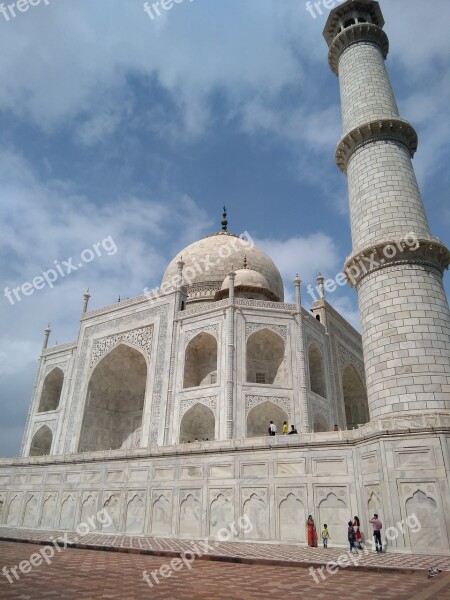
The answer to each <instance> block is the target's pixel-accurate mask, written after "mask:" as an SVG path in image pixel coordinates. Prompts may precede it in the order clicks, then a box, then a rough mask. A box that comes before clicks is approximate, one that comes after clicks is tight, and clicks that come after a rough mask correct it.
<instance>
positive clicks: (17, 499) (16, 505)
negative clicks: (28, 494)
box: [6, 492, 23, 527]
mask: <svg viewBox="0 0 450 600" xmlns="http://www.w3.org/2000/svg"><path fill="white" fill-rule="evenodd" d="M22 495H23V494H22V492H17V493H12V494H11V496H10V498H9V503H8V514H7V517H6V524H7V525H10V526H11V527H15V526H17V525H19V521H20V508H21V505H22Z"/></svg>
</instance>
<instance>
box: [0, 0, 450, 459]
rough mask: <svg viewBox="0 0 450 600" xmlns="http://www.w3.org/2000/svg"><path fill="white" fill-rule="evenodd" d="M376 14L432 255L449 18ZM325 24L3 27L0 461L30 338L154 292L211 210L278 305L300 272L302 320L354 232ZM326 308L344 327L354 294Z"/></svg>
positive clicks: (439, 218)
mask: <svg viewBox="0 0 450 600" xmlns="http://www.w3.org/2000/svg"><path fill="white" fill-rule="evenodd" d="M430 6H431V5H430ZM381 7H382V10H383V12H384V15H385V19H386V27H385V30H386V32H387V33H388V35H389V37H390V42H391V51H390V54H389V59H388V63H387V64H388V70H389V74H390V76H391V79H392V83H393V86H394V90H395V92H396V95H397V99H398V103H399V107H400V112H401V115H402V116H403V117H404V118H406V119H408V120H410V121H411V122H412V123H413V124H414V126H415V127H416V128H417V131H418V133H419V139H420V143H419V151H418V154H417V156H416V158H415V159H414V165H415V168H416V172H417V175H418V179H419V183H420V186H421V190H422V193H423V197H424V201H425V205H426V209H427V213H428V216H429V219H430V222H431V227H432V231H433V233H434V234H435V235H436V236H437V237H440V238H441V239H443V240H444V241H446V242H447V243H448V242H449V236H448V231H449V226H450V205H449V202H448V191H449V179H450V171H449V169H448V164H449V160H450V146H449V144H448V139H449V137H450V121H449V117H448V106H449V104H450V97H449V96H450V70H449V68H448V66H449V65H448V62H449V55H450V36H449V35H448V23H449V22H450V4H449V3H448V2H447V0H435V2H433V3H432V10H431V9H430V8H429V7H428V8H427V9H426V10H425V8H424V3H423V2H422V1H421V0H385V1H384V2H381ZM325 20H326V11H325V10H324V14H323V15H322V16H320V15H317V18H316V19H313V18H312V16H311V15H310V14H309V13H308V12H307V10H306V5H305V2H303V0H214V1H211V0H194V1H193V2H189V1H188V0H185V1H184V2H183V3H180V4H177V5H175V6H174V7H173V9H172V10H170V11H167V12H165V13H164V14H162V16H161V17H159V18H156V19H154V20H151V19H150V18H149V16H148V15H146V13H145V12H144V10H143V2H141V0H127V1H126V2H123V1H122V0H95V2H93V1H92V0H77V2H73V1H72V2H70V1H69V0H50V2H49V4H48V6H46V5H45V4H44V3H43V2H42V4H41V5H40V6H37V7H34V8H30V10H29V11H28V12H26V13H21V14H17V17H16V18H11V19H10V20H9V21H6V19H5V18H4V17H2V15H1V14H0V47H1V53H0V80H1V82H2V85H1V86H0V154H1V156H0V219H1V224H2V229H1V232H2V235H1V236H0V272H1V276H2V286H1V290H0V291H2V295H1V298H0V456H1V455H3V456H13V455H16V454H17V453H18V452H19V447H20V440H21V435H22V431H23V427H24V423H25V419H26V413H27V410H28V406H29V401H30V397H31V392H32V388H33V382H34V377H35V374H36V368H37V364H38V362H37V361H38V357H39V353H40V347H41V343H42V335H43V334H42V332H43V329H44V328H45V326H46V324H47V323H48V322H49V321H50V322H51V324H52V330H53V332H52V336H51V342H50V343H51V345H52V344H55V343H56V342H59V343H65V342H68V341H71V340H73V339H75V338H76V336H77V332H78V322H79V315H80V310H81V305H82V295H83V292H84V291H85V289H86V288H87V287H89V288H90V289H91V292H92V300H91V308H95V307H100V306H103V305H106V304H110V303H112V302H115V301H116V300H117V297H118V296H119V295H120V296H121V297H122V298H126V297H132V296H135V295H138V294H140V293H142V291H143V290H144V288H145V287H149V288H153V287H156V286H157V285H158V283H159V282H160V279H161V276H162V273H163V271H164V269H165V266H166V265H167V263H168V262H169V261H170V260H171V258H172V257H173V256H174V255H175V254H176V252H177V251H178V250H180V249H181V248H182V247H184V246H185V245H187V244H188V243H190V242H192V241H195V240H196V239H198V238H200V237H202V236H203V235H205V234H208V233H211V232H213V231H215V230H217V229H219V223H220V218H221V208H222V206H223V205H224V204H226V205H227V207H228V209H229V220H230V229H231V230H232V231H234V232H236V233H240V232H243V231H245V230H247V231H249V232H250V234H251V236H252V237H253V238H254V239H255V240H256V241H257V242H258V244H259V245H261V246H262V247H264V248H265V249H266V250H267V251H268V252H269V254H270V255H271V256H272V258H273V259H274V260H275V262H276V263H277V265H278V267H279V268H280V271H281V272H282V275H283V278H284V280H285V285H286V297H287V299H288V300H291V299H292V288H291V284H290V282H291V281H292V278H293V276H294V275H295V273H296V272H297V271H298V272H299V273H300V275H301V277H302V279H303V281H304V282H305V286H304V289H303V299H304V304H305V306H309V304H310V302H309V298H308V296H307V294H306V289H305V288H306V284H307V283H309V282H314V278H315V276H316V275H317V273H318V271H319V270H320V271H322V273H323V274H324V275H326V276H327V277H335V276H336V274H337V273H338V272H339V271H340V269H341V268H342V265H343V263H344V260H345V257H346V256H347V255H348V254H349V253H350V249H351V245H350V228H349V216H348V195H347V183H346V178H345V177H344V176H343V175H342V174H341V173H340V171H339V170H338V169H337V167H336V166H335V163H334V151H335V146H336V143H337V140H338V139H339V137H340V135H341V130H342V128H341V120H340V104H339V89H338V80H337V78H336V77H335V76H334V75H333V74H332V72H331V71H330V69H329V67H328V64H327V47H326V44H325V41H324V39H323V38H322V29H323V26H324V24H325ZM109 236H111V237H112V239H113V240H114V242H115V245H116V247H117V252H115V253H114V254H113V255H112V254H111V255H108V254H107V253H106V252H102V255H101V256H96V258H95V260H93V261H92V262H91V263H89V264H86V265H84V267H83V269H78V270H77V271H76V272H72V273H71V274H70V275H68V276H66V277H64V278H60V280H59V281H57V282H56V283H55V287H54V288H53V289H50V288H49V287H45V288H44V289H42V290H39V291H35V292H34V294H33V295H32V296H29V297H24V298H23V299H22V300H21V301H20V302H15V303H14V305H12V304H11V303H10V302H9V301H8V300H7V299H6V298H5V297H4V296H3V289H4V288H5V287H6V286H9V287H10V288H15V287H17V286H20V285H22V284H23V283H24V282H27V281H31V280H32V279H33V278H34V277H36V276H38V275H39V274H41V273H42V272H43V271H46V270H48V269H51V268H52V267H53V266H54V261H58V262H59V263H61V262H62V261H64V260H67V259H68V258H69V257H79V256H80V254H81V252H82V251H83V250H84V249H88V248H93V246H94V244H95V243H98V242H101V241H102V240H104V239H105V238H107V237H109ZM446 287H447V292H449V289H450V288H449V279H448V277H447V281H446ZM329 300H330V302H331V303H332V304H334V306H335V307H336V308H337V309H338V310H340V311H341V312H342V314H344V315H345V316H346V317H347V318H348V319H349V320H350V321H351V322H352V323H353V324H354V325H355V326H357V323H358V316H357V301H356V294H355V292H354V291H353V290H351V289H349V288H348V289H347V288H339V290H338V291H337V292H336V293H334V294H332V295H330V296H329Z"/></svg>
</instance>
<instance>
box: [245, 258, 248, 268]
mask: <svg viewBox="0 0 450 600" xmlns="http://www.w3.org/2000/svg"><path fill="white" fill-rule="evenodd" d="M244 269H248V263H247V255H245V256H244Z"/></svg>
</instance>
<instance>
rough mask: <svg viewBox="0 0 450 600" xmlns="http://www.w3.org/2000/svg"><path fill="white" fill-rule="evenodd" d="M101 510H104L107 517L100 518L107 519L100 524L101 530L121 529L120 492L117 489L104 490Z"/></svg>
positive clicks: (112, 530)
mask: <svg viewBox="0 0 450 600" xmlns="http://www.w3.org/2000/svg"><path fill="white" fill-rule="evenodd" d="M103 510H104V511H106V513H107V515H108V516H109V519H102V520H105V521H107V522H106V523H103V524H102V531H110V532H116V531H121V523H120V515H121V512H122V493H121V492H119V491H117V490H115V491H110V492H104V493H103Z"/></svg>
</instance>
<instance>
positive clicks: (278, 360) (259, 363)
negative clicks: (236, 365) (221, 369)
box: [246, 329, 287, 387]
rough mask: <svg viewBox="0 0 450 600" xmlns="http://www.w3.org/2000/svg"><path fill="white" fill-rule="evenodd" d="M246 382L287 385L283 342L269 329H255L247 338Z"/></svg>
mask: <svg viewBox="0 0 450 600" xmlns="http://www.w3.org/2000/svg"><path fill="white" fill-rule="evenodd" d="M246 354H247V382H248V383H256V384H260V385H261V384H263V385H264V384H268V385H278V386H280V387H285V386H286V385H287V372H286V358H285V344H284V340H283V338H282V337H280V336H279V335H278V334H277V333H275V332H274V331H271V330H270V329H261V330H260V331H255V333H252V335H251V336H250V337H249V338H248V340H247V353H246Z"/></svg>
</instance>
